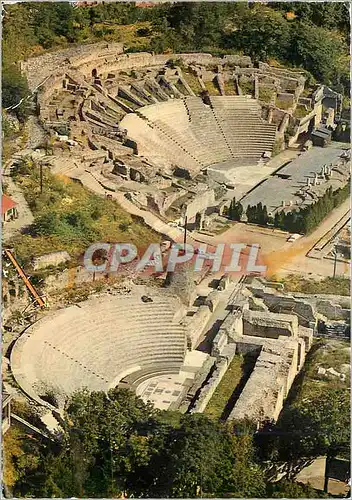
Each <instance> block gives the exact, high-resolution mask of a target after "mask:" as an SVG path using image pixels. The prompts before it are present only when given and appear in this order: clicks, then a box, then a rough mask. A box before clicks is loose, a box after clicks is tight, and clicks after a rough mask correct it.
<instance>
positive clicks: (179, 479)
mask: <svg viewBox="0 0 352 500" xmlns="http://www.w3.org/2000/svg"><path fill="white" fill-rule="evenodd" d="M232 461H233V452H232V450H231V444H230V441H229V439H228V437H227V434H226V433H225V432H224V431H222V430H221V426H220V425H219V424H217V423H216V422H213V421H211V420H210V419H208V418H207V417H205V416H203V415H200V414H195V415H185V416H183V417H182V418H181V426H180V427H179V428H176V429H173V430H172V431H171V433H170V435H169V438H168V441H167V446H166V448H165V449H164V450H163V460H162V464H163V466H162V469H161V470H160V471H159V474H158V475H157V482H156V485H155V486H154V487H153V488H152V490H151V495H153V494H154V495H156V496H166V497H169V496H171V497H180V498H189V497H196V496H199V495H202V493H203V494H205V493H206V494H214V493H217V492H221V491H224V489H226V488H227V481H228V479H229V477H230V476H231V469H232Z"/></svg>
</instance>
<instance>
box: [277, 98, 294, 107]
mask: <svg viewBox="0 0 352 500" xmlns="http://www.w3.org/2000/svg"><path fill="white" fill-rule="evenodd" d="M275 106H277V107H278V108H280V109H285V110H287V109H290V108H291V107H292V104H291V103H290V101H287V100H286V99H279V98H278V97H277V98H276V100H275Z"/></svg>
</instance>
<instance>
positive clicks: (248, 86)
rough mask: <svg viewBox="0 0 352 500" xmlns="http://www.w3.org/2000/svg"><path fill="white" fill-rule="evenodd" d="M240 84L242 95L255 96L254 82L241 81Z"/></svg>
mask: <svg viewBox="0 0 352 500" xmlns="http://www.w3.org/2000/svg"><path fill="white" fill-rule="evenodd" d="M239 84H240V88H241V90H242V94H244V95H253V92H254V84H253V82H245V81H241V80H240V82H239Z"/></svg>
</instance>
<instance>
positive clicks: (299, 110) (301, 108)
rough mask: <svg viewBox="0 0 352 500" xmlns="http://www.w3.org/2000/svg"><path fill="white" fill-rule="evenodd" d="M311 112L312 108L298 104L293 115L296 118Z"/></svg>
mask: <svg viewBox="0 0 352 500" xmlns="http://www.w3.org/2000/svg"><path fill="white" fill-rule="evenodd" d="M310 112H311V109H308V110H307V109H306V108H305V106H297V107H296V109H295V112H294V113H293V116H294V117H295V118H304V117H305V116H307V115H308V114H309V113H310Z"/></svg>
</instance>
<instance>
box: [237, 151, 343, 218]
mask: <svg viewBox="0 0 352 500" xmlns="http://www.w3.org/2000/svg"><path fill="white" fill-rule="evenodd" d="M343 147H345V148H346V145H343V144H341V143H332V144H331V145H330V146H329V147H326V148H319V147H313V148H312V149H310V150H309V151H307V152H305V153H302V154H301V155H300V156H299V157H298V158H296V159H295V160H293V161H291V162H290V163H289V164H288V165H286V166H284V167H283V168H281V169H280V170H278V171H277V172H275V173H274V174H273V175H272V176H271V177H269V178H268V179H267V180H265V181H264V182H263V183H262V184H259V185H258V186H257V187H256V188H254V189H253V190H252V191H251V192H250V193H248V194H247V195H246V196H244V198H243V199H242V200H241V203H242V205H243V207H244V209H245V210H246V208H247V206H248V205H256V204H257V203H258V202H259V201H261V202H262V204H263V205H266V206H267V209H268V211H274V210H276V209H277V208H278V207H280V206H281V205H282V202H283V201H285V202H286V204H288V202H289V201H290V200H291V201H292V202H293V205H301V204H304V205H306V204H309V203H311V202H312V201H314V198H313V197H308V196H307V197H306V199H305V200H304V201H302V197H300V196H298V194H297V192H298V191H299V190H300V189H303V188H305V187H306V186H307V179H308V178H310V179H311V184H312V185H311V188H310V189H311V190H312V191H316V192H318V191H319V195H321V194H323V192H325V190H326V189H327V188H328V187H329V186H330V185H332V186H333V189H337V188H338V187H340V186H342V183H341V181H340V180H339V177H340V176H339V173H337V172H335V171H333V172H332V178H331V180H330V181H329V182H322V183H321V184H320V185H318V186H313V179H314V177H315V174H318V175H319V174H320V172H321V169H322V167H323V165H328V166H329V165H330V164H336V163H338V162H339V157H340V155H341V154H342V152H343ZM344 169H346V167H344ZM347 170H348V168H347V169H346V172H347ZM320 192H321V194H320Z"/></svg>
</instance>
